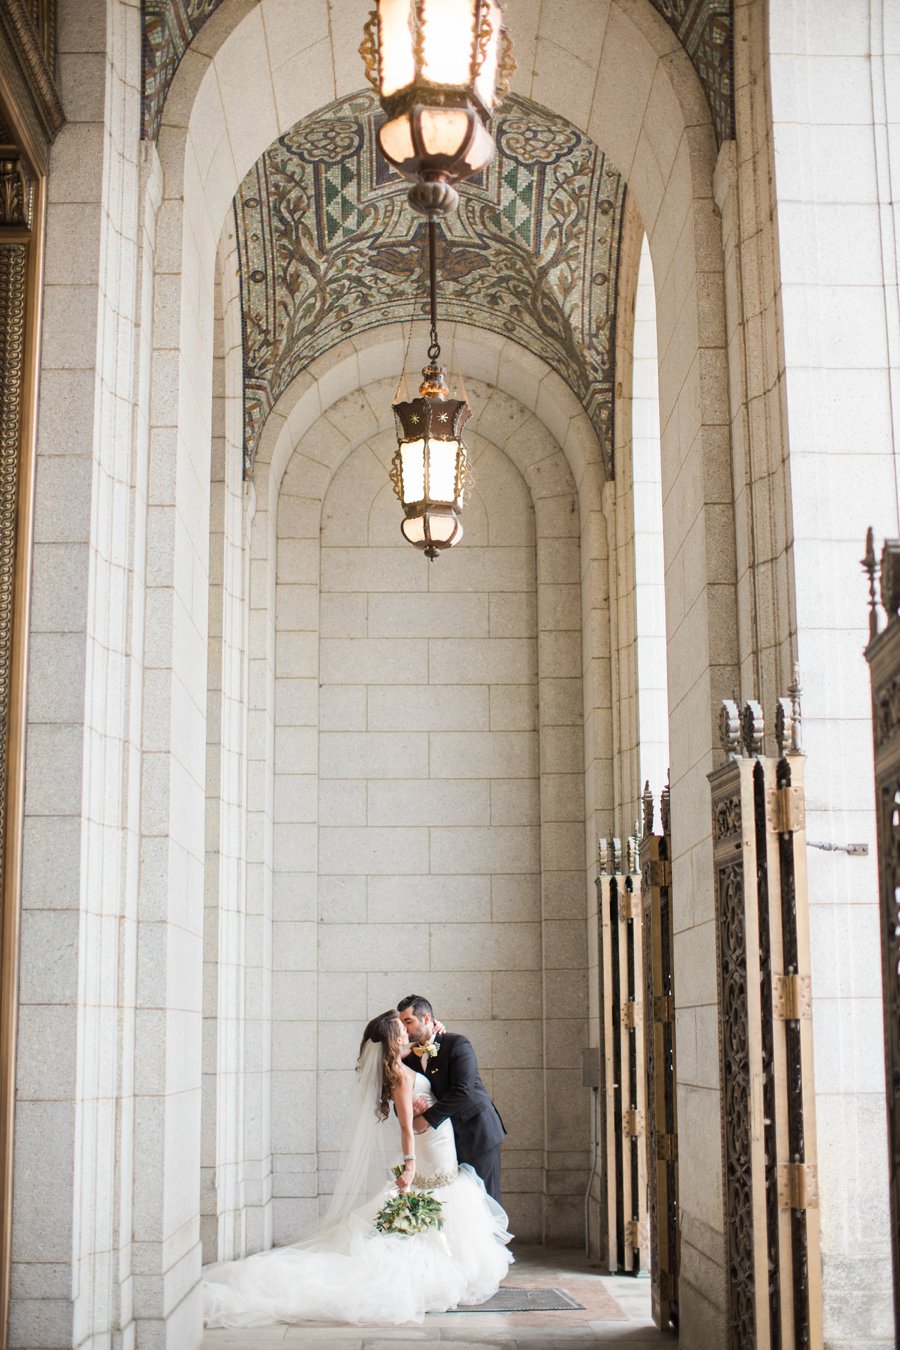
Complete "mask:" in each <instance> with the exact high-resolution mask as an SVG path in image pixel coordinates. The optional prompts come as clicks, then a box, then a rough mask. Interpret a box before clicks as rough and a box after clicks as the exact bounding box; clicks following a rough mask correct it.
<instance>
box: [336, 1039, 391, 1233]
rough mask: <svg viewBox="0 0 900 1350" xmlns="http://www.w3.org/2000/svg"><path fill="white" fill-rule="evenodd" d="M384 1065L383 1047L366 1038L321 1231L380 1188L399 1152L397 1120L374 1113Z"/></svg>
mask: <svg viewBox="0 0 900 1350" xmlns="http://www.w3.org/2000/svg"><path fill="white" fill-rule="evenodd" d="M383 1065H384V1052H383V1047H382V1046H381V1045H380V1044H376V1042H374V1041H366V1043H365V1045H364V1046H363V1050H362V1054H361V1055H360V1057H359V1062H358V1063H357V1066H356V1081H355V1083H354V1093H353V1105H352V1107H351V1110H350V1124H349V1131H348V1136H347V1140H346V1143H345V1147H344V1152H343V1155H342V1159H341V1166H340V1169H339V1171H338V1175H337V1181H336V1182H335V1188H334V1194H333V1195H332V1197H331V1200H330V1201H329V1204H328V1208H327V1210H326V1211H325V1214H324V1215H323V1218H322V1222H321V1225H320V1228H319V1232H320V1233H321V1232H322V1231H329V1230H331V1229H332V1228H335V1227H336V1226H338V1225H339V1224H341V1223H342V1222H343V1220H345V1219H346V1218H347V1217H348V1215H350V1214H351V1213H352V1212H353V1211H354V1210H355V1209H358V1208H359V1206H360V1205H362V1204H363V1203H364V1202H365V1201H366V1200H369V1199H371V1198H372V1196H374V1195H377V1194H378V1193H379V1192H380V1191H383V1190H384V1188H385V1187H386V1186H387V1185H388V1183H389V1182H390V1180H391V1171H390V1169H391V1166H392V1164H393V1163H395V1162H396V1161H397V1160H398V1157H399V1153H400V1147H399V1145H400V1137H399V1133H398V1130H397V1124H396V1121H394V1120H392V1119H391V1117H390V1116H389V1117H388V1119H387V1120H380V1119H379V1117H378V1115H377V1114H376V1108H377V1106H378V1104H379V1102H380V1101H381V1078H382V1073H383Z"/></svg>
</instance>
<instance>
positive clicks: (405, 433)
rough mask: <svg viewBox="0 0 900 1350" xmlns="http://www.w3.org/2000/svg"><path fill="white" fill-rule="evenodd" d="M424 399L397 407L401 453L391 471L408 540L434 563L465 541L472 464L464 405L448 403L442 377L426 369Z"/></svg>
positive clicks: (395, 413) (466, 408) (448, 399)
mask: <svg viewBox="0 0 900 1350" xmlns="http://www.w3.org/2000/svg"><path fill="white" fill-rule="evenodd" d="M425 376H426V379H425V383H423V386H422V389H423V390H425V389H428V390H439V391H440V392H439V393H434V392H432V393H422V392H421V391H420V395H419V397H418V398H414V399H411V400H410V401H409V402H408V403H395V404H394V416H395V419H396V423H397V442H398V444H397V451H396V453H395V455H394V459H393V463H392V465H391V479H392V481H393V484H394V491H395V492H396V494H397V496H398V497H399V499H400V504H401V506H402V507H403V515H404V519H403V522H402V524H401V526H400V528H401V530H402V532H403V536H404V538H405V539H407V540H408V541H409V542H410V543H411V544H413V545H414V546H415V547H416V548H421V549H424V551H425V553H426V555H427V556H428V557H430V558H435V557H436V556H437V553H438V551H439V550H440V549H443V548H450V547H452V546H453V545H454V544H456V543H458V542H459V540H460V539H461V538H462V525H461V524H460V521H459V513H460V511H461V510H462V504H463V498H464V495H465V489H466V483H467V481H468V477H469V461H468V457H467V455H466V448H465V446H464V445H463V443H462V440H461V437H460V432H461V430H462V427H463V424H464V423H465V421H466V420H467V419H468V417H469V405H468V404H467V403H466V402H464V401H463V400H462V399H452V398H449V397H445V396H444V395H446V384H445V382H444V379H443V371H439V370H438V368H437V367H426V370H425Z"/></svg>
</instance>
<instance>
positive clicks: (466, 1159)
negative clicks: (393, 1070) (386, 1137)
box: [397, 994, 506, 1204]
mask: <svg viewBox="0 0 900 1350" xmlns="http://www.w3.org/2000/svg"><path fill="white" fill-rule="evenodd" d="M397 1012H398V1013H399V1014H400V1021H401V1022H402V1023H403V1025H404V1026H405V1027H406V1030H407V1031H408V1032H409V1040H410V1048H409V1054H408V1055H407V1056H406V1058H405V1059H404V1061H403V1062H404V1064H406V1065H408V1066H409V1068H411V1069H415V1070H416V1071H417V1072H418V1073H423V1074H424V1075H425V1077H426V1078H427V1079H428V1081H429V1083H430V1084H431V1091H432V1094H433V1096H434V1099H435V1102H434V1106H428V1107H426V1106H425V1102H424V1099H423V1098H420V1099H419V1100H418V1101H416V1102H414V1103H413V1115H414V1116H415V1117H416V1119H415V1122H414V1124H413V1129H414V1130H415V1132H416V1133H417V1134H422V1133H424V1131H425V1130H427V1129H428V1128H429V1126H433V1127H434V1128H437V1126H438V1125H440V1124H441V1122H442V1121H444V1120H447V1119H449V1120H450V1121H451V1123H452V1125H453V1133H454V1136H455V1137H456V1157H457V1160H458V1161H459V1162H461V1163H468V1164H469V1166H470V1167H471V1168H472V1169H473V1170H474V1171H475V1172H477V1174H478V1175H479V1176H480V1177H481V1180H482V1181H483V1182H484V1188H485V1190H486V1191H487V1193H488V1195H491V1196H493V1198H494V1199H495V1200H496V1201H497V1203H498V1204H499V1203H500V1143H501V1140H502V1139H503V1136H504V1135H505V1134H506V1129H505V1128H504V1125H503V1121H502V1120H501V1119H500V1113H499V1112H498V1110H497V1108H496V1106H495V1105H494V1103H493V1102H492V1101H491V1099H490V1096H489V1094H488V1090H487V1088H486V1087H485V1085H484V1083H482V1081H481V1078H480V1077H479V1074H478V1064H477V1061H476V1059H475V1051H474V1050H473V1049H472V1042H471V1041H469V1040H468V1039H467V1038H466V1037H465V1036H460V1035H459V1034H458V1033H457V1032H453V1031H442V1032H441V1034H440V1035H439V1036H438V1037H437V1038H435V1025H434V1010H433V1008H432V1006H431V1004H430V1003H429V1002H428V999H427V998H422V997H421V996H420V995H418V994H410V995H409V997H408V998H405V999H402V1000H401V1002H400V1003H398V1005H397Z"/></svg>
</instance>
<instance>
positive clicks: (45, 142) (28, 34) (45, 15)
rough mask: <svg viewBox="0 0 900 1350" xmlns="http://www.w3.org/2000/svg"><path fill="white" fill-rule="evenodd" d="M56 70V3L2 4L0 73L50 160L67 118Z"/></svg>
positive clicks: (38, 148)
mask: <svg viewBox="0 0 900 1350" xmlns="http://www.w3.org/2000/svg"><path fill="white" fill-rule="evenodd" d="M55 66H56V0H2V3H0V75H2V76H3V77H5V83H6V85H7V88H8V92H9V95H10V96H11V97H12V98H13V100H14V102H15V105H16V108H17V109H18V111H19V113H20V115H21V116H22V118H23V120H24V121H25V123H26V124H27V126H28V129H29V132H30V133H31V138H32V140H33V147H32V148H33V150H34V151H35V152H36V153H38V154H40V155H41V156H42V158H43V159H44V160H45V161H46V157H47V154H48V152H49V149H50V145H51V144H52V142H53V139H54V137H55V136H56V133H57V132H58V131H59V129H60V127H61V126H62V124H63V122H64V120H65V118H64V115H63V107H62V100H61V98H60V94H59V88H58V86H57V83H56V70H55Z"/></svg>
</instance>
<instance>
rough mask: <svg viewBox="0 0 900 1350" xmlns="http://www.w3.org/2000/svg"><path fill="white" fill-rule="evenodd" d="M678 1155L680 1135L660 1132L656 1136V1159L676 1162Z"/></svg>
mask: <svg viewBox="0 0 900 1350" xmlns="http://www.w3.org/2000/svg"><path fill="white" fill-rule="evenodd" d="M677 1157H678V1136H677V1135H676V1134H658V1135H657V1136H656V1161H657V1162H675V1160H676V1159H677Z"/></svg>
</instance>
